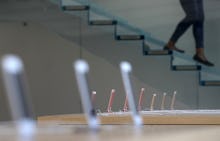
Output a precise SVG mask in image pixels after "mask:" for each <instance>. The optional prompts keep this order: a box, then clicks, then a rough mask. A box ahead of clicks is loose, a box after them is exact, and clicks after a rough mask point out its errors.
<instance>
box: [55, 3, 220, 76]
mask: <svg viewBox="0 0 220 141" xmlns="http://www.w3.org/2000/svg"><path fill="white" fill-rule="evenodd" d="M51 1H52V2H54V3H57V4H62V5H70V4H73V3H74V2H75V4H76V5H88V6H89V8H90V10H89V12H90V14H89V16H90V17H89V19H90V20H98V19H111V20H116V21H117V34H128V35H129V34H137V35H143V36H144V37H145V43H147V44H148V45H149V46H150V49H151V50H154V49H161V50H162V49H163V47H164V45H165V44H166V42H165V41H163V40H161V39H159V38H157V37H155V36H153V35H152V34H151V33H150V32H146V31H144V30H142V29H141V28H139V27H137V26H135V25H132V24H130V22H128V21H127V20H125V19H123V18H121V17H118V16H116V15H113V14H111V12H109V11H107V10H106V8H104V7H101V6H100V5H98V4H97V3H95V2H91V1H90V0H62V2H60V0H51ZM172 65H174V66H176V65H180V66H184V65H189V66H191V65H198V66H202V65H201V64H197V63H196V62H195V61H194V60H193V59H192V55H187V54H186V53H184V54H181V53H176V52H175V53H173V62H172ZM202 68H204V69H202V70H203V71H206V72H209V73H213V72H214V73H215V74H218V75H220V71H219V70H220V69H217V67H215V68H209V69H207V67H204V66H202Z"/></svg>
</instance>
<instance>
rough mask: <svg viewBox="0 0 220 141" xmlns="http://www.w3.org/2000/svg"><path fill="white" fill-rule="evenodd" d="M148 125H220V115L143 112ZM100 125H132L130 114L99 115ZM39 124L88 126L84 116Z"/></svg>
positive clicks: (49, 119)
mask: <svg viewBox="0 0 220 141" xmlns="http://www.w3.org/2000/svg"><path fill="white" fill-rule="evenodd" d="M141 116H142V117H143V121H144V124H146V125H220V114H219V113H218V112H216V111H211V112H210V111H208V112H207V111H196V112H192V111H172V112H157V111H155V112H142V113H141ZM98 118H99V119H100V124H104V125H106V124H107V125H121V124H132V123H133V121H132V118H131V116H130V114H129V113H101V114H98ZM38 122H56V123H58V124H87V122H86V119H85V117H84V115H83V114H66V115H49V116H40V117H38Z"/></svg>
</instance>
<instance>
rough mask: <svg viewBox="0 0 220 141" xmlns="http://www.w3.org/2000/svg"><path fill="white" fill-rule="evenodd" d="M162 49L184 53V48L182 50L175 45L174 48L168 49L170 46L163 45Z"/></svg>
mask: <svg viewBox="0 0 220 141" xmlns="http://www.w3.org/2000/svg"><path fill="white" fill-rule="evenodd" d="M163 49H164V50H170V51H173V50H174V51H177V52H179V53H184V52H185V51H184V50H182V49H179V48H177V47H174V48H172V49H170V48H168V47H167V46H165V47H164V48H163Z"/></svg>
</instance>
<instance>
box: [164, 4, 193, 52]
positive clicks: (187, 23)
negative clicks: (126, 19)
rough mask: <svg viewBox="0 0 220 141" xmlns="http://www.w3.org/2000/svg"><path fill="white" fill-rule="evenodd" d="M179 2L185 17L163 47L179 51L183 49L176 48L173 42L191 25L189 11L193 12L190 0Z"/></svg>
mask: <svg viewBox="0 0 220 141" xmlns="http://www.w3.org/2000/svg"><path fill="white" fill-rule="evenodd" d="M180 4H181V6H182V8H183V10H184V12H185V14H186V17H185V18H184V19H183V20H182V21H181V22H180V23H179V24H178V25H177V27H176V29H175V31H174V33H173V34H172V36H171V38H170V40H169V42H168V43H167V45H166V46H165V48H166V49H170V50H176V51H179V52H184V51H183V50H180V49H178V48H176V47H175V44H176V42H177V41H178V39H179V38H180V37H181V36H182V35H183V34H184V33H185V32H186V30H187V29H188V28H189V27H190V26H191V25H192V18H191V17H192V16H191V13H193V12H192V11H193V10H192V7H194V6H193V5H192V3H191V0H180Z"/></svg>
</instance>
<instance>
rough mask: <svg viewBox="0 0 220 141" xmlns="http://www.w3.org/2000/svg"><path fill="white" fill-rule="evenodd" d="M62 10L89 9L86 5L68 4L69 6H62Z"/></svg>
mask: <svg viewBox="0 0 220 141" xmlns="http://www.w3.org/2000/svg"><path fill="white" fill-rule="evenodd" d="M62 9H63V10H64V11H84V10H89V6H88V5H69V6H62Z"/></svg>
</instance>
